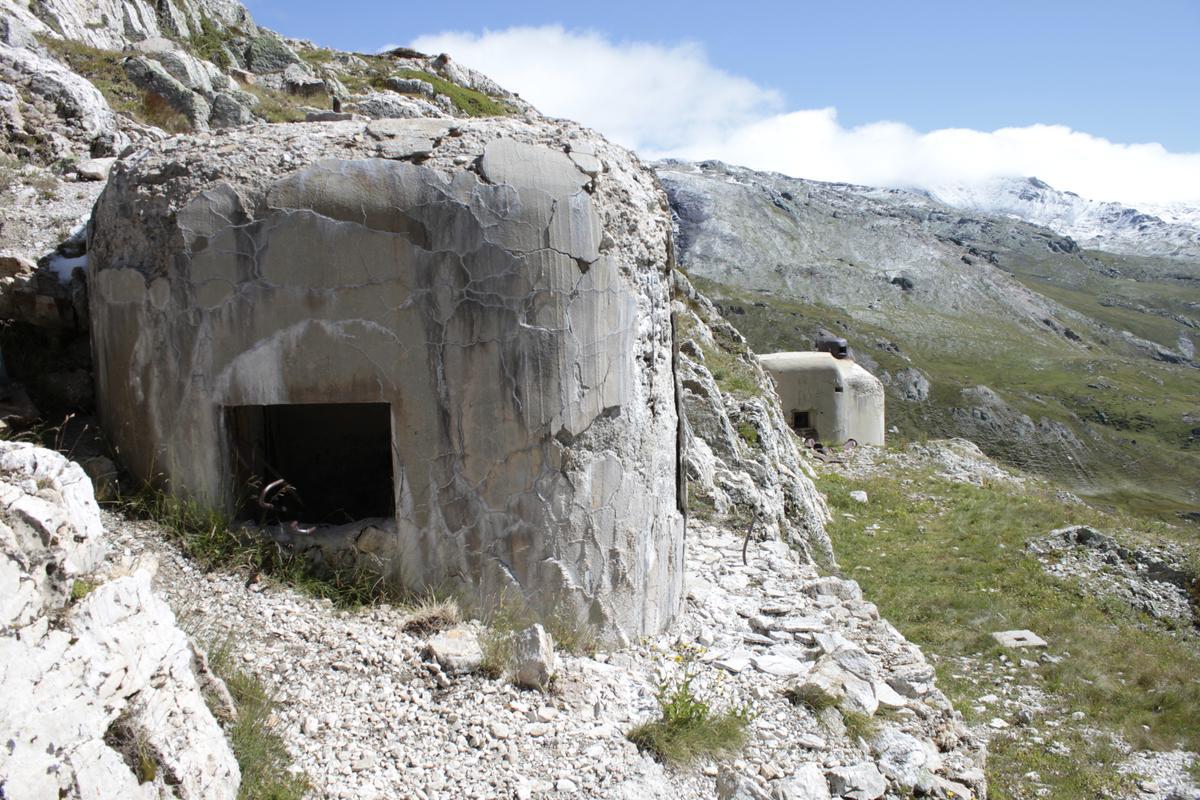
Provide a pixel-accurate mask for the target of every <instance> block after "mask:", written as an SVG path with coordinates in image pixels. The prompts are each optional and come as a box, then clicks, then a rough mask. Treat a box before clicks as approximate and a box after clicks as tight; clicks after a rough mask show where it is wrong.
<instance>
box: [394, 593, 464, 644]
mask: <svg viewBox="0 0 1200 800" xmlns="http://www.w3.org/2000/svg"><path fill="white" fill-rule="evenodd" d="M461 619H462V613H461V612H460V611H459V610H458V603H456V602H454V601H453V600H447V599H442V598H439V597H437V596H436V595H434V594H433V593H430V594H428V595H426V596H425V597H422V598H419V599H418V600H416V601H414V602H413V604H412V610H411V611H410V613H409V616H408V619H406V620H404V624H403V625H402V626H401V630H403V631H404V632H405V633H411V634H414V635H417V636H428V635H430V634H432V633H437V632H438V631H444V630H446V629H447V628H452V627H454V626H455V625H457V624H458V623H459V621H460V620H461Z"/></svg>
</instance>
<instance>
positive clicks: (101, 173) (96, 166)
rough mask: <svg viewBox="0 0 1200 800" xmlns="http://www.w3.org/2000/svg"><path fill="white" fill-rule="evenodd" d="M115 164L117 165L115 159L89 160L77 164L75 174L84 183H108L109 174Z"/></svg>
mask: <svg viewBox="0 0 1200 800" xmlns="http://www.w3.org/2000/svg"><path fill="white" fill-rule="evenodd" d="M115 163H117V159H115V158H89V159H88V160H86V161H80V162H79V163H78V164H76V165H75V172H77V173H78V174H79V179H80V180H83V181H106V180H108V173H109V172H111V171H112V167H113V164H115Z"/></svg>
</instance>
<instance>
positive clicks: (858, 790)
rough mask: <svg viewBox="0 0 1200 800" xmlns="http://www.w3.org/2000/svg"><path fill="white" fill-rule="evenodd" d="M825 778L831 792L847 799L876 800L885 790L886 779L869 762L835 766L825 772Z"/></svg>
mask: <svg viewBox="0 0 1200 800" xmlns="http://www.w3.org/2000/svg"><path fill="white" fill-rule="evenodd" d="M825 779H826V780H827V781H828V782H829V790H830V793H831V794H833V795H834V796H836V797H844V798H849V800H878V798H880V797H883V794H884V792H886V791H887V781H886V780H885V779H884V777H883V775H881V774H880V773H879V770H878V769H877V768H876V767H875V765H874V764H871V763H869V762H864V763H861V764H855V765H853V766H848V767H835V768H834V769H831V770H829V771H828V772H826V773H825Z"/></svg>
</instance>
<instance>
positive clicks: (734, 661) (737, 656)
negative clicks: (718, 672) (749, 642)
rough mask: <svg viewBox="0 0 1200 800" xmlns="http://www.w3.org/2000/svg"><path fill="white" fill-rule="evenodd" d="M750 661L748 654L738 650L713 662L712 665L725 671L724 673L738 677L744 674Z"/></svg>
mask: <svg viewBox="0 0 1200 800" xmlns="http://www.w3.org/2000/svg"><path fill="white" fill-rule="evenodd" d="M750 659H751V655H750V653H749V652H747V651H745V650H738V651H735V652H734V653H732V654H730V655H728V656H726V657H724V658H718V659H717V660H716V661H714V662H713V664H714V665H716V666H718V667H720V668H721V669H723V670H725V671H726V672H732V673H733V674H734V675H738V674H740V673H742V672H744V671H745V670H746V668H747V667H749V666H750Z"/></svg>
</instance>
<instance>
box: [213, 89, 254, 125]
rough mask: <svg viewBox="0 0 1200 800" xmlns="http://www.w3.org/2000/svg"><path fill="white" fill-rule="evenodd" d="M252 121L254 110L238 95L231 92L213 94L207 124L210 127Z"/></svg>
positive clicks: (246, 123) (249, 122)
mask: <svg viewBox="0 0 1200 800" xmlns="http://www.w3.org/2000/svg"><path fill="white" fill-rule="evenodd" d="M254 121H255V116H254V112H253V111H251V110H250V107H249V106H248V105H247V104H246V103H245V102H243V101H242V99H241V98H240V96H239V95H237V94H233V93H231V92H218V93H217V94H215V95H213V99H212V112H211V114H210V115H209V118H208V124H209V125H211V126H212V127H214V128H233V127H236V126H238V125H250V124H251V123H253V122H254Z"/></svg>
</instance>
